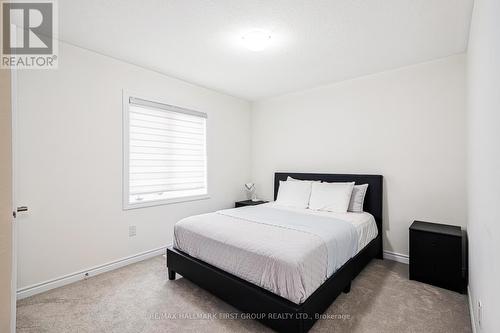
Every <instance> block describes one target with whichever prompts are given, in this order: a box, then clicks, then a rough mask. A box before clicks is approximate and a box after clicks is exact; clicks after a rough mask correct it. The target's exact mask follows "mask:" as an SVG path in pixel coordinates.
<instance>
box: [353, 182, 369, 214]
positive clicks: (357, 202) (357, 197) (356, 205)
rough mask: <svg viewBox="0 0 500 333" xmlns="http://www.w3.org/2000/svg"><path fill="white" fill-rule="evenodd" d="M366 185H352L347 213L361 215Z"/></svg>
mask: <svg viewBox="0 0 500 333" xmlns="http://www.w3.org/2000/svg"><path fill="white" fill-rule="evenodd" d="M367 189H368V184H363V185H354V188H353V189H352V195H351V201H350V202H349V209H348V210H349V211H350V212H355V213H361V212H362V211H363V203H364V201H365V195H366V190H367Z"/></svg>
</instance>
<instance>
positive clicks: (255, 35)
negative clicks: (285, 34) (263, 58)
mask: <svg viewBox="0 0 500 333" xmlns="http://www.w3.org/2000/svg"><path fill="white" fill-rule="evenodd" d="M241 40H242V42H243V45H245V47H246V48H247V49H249V50H251V51H262V50H264V49H265V48H266V47H267V46H268V45H269V42H270V41H271V35H270V34H269V33H268V32H266V31H263V30H252V31H249V32H247V33H246V34H244V35H243V36H242V37H241Z"/></svg>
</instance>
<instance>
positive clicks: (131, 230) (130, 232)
mask: <svg viewBox="0 0 500 333" xmlns="http://www.w3.org/2000/svg"><path fill="white" fill-rule="evenodd" d="M135 235H137V227H136V226H135V225H129V226H128V236H129V237H134V236H135Z"/></svg>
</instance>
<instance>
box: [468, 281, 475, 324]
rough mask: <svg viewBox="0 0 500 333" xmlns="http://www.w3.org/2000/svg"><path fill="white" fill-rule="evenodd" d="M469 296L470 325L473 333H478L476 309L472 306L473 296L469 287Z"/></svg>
mask: <svg viewBox="0 0 500 333" xmlns="http://www.w3.org/2000/svg"><path fill="white" fill-rule="evenodd" d="M467 296H468V297H469V313H470V324H471V326H472V333H476V319H475V318H474V307H473V306H472V295H471V293H470V288H469V286H467Z"/></svg>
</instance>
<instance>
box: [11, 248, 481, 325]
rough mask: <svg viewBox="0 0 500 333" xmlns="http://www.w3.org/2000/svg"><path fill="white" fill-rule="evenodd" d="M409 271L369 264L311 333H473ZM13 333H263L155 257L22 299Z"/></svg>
mask: <svg viewBox="0 0 500 333" xmlns="http://www.w3.org/2000/svg"><path fill="white" fill-rule="evenodd" d="M407 270H408V266H407V265H403V264H400V263H396V262H393V261H388V260H384V261H381V260H374V261H372V263H371V264H370V265H369V266H368V267H366V268H365V270H364V271H363V272H361V274H360V275H359V276H358V277H357V278H356V279H355V280H354V281H353V284H352V288H351V292H350V293H349V294H341V295H340V296H339V297H338V298H337V300H336V301H335V302H334V303H333V304H332V305H331V306H330V308H329V309H328V310H327V312H326V313H327V314H329V315H331V316H330V318H329V319H324V320H320V321H318V322H317V323H316V324H315V326H314V327H313V328H312V330H311V331H310V332H384V333H388V332H453V333H456V332H471V326H470V317H469V310H468V304H467V297H466V296H464V295H460V294H458V293H455V292H452V291H447V290H444V289H440V288H436V287H432V286H429V285H426V284H422V283H418V282H414V281H409V280H408V278H407V276H408V273H407ZM17 311H18V318H17V327H18V332H120V333H126V332H134V333H135V332H268V331H270V330H269V329H267V328H266V327H264V326H263V325H261V324H260V323H258V322H256V321H254V320H243V319H238V320H234V319H222V318H221V314H224V313H230V314H231V313H235V312H236V310H235V309H234V308H232V307H231V306H229V305H227V304H225V303H224V302H222V301H220V300H218V299H217V298H215V297H214V296H212V295H211V294H209V293H208V292H205V291H204V290H202V289H200V288H198V287H197V286H195V285H193V284H192V283H191V282H189V281H187V280H186V279H183V278H178V279H177V280H175V281H168V280H167V279H166V269H165V264H164V258H163V257H161V256H159V257H155V258H153V259H150V260H147V261H143V262H140V263H137V264H134V265H130V266H127V267H124V268H122V269H119V270H115V271H113V272H109V273H105V274H102V275H98V276H95V277H92V278H89V279H88V280H85V281H81V282H77V283H74V284H71V285H67V286H64V287H61V288H58V289H54V290H51V291H48V292H46V293H43V294H40V295H36V296H33V297H30V298H26V299H23V300H21V301H19V302H18V305H17Z"/></svg>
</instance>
